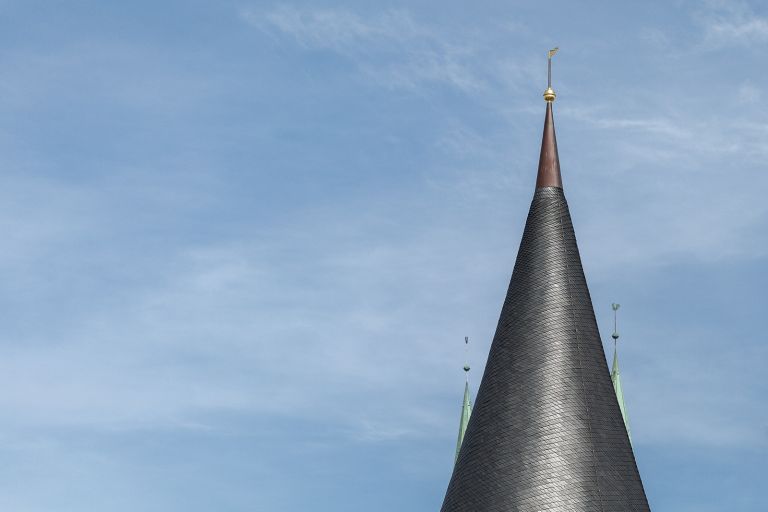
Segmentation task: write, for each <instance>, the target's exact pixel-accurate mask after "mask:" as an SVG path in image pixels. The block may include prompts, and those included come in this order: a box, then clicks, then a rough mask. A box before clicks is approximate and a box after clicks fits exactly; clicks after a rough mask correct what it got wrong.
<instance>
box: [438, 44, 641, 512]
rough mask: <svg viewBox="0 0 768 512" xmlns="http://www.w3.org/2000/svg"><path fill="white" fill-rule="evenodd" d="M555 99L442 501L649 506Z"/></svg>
mask: <svg viewBox="0 0 768 512" xmlns="http://www.w3.org/2000/svg"><path fill="white" fill-rule="evenodd" d="M552 55H553V53H552V52H550V59H551V57H552ZM550 86H551V83H550ZM549 89H551V87H549ZM548 92H549V91H548ZM554 99H555V95H554V91H551V94H546V95H545V100H547V114H546V117H545V124H544V137H543V138H542V146H541V160H540V162H539V176H538V179H537V185H536V190H535V192H534V194H533V200H532V201H531V207H530V210H529V211H528V219H527V220H526V223H525V229H524V231H523V236H522V240H521V242H520V249H519V250H518V253H517V259H516V261H515V266H514V270H513V271H512V278H511V279H510V282H509V288H508V289H507V294H506V297H505V299H504V302H503V304H502V307H501V314H500V315H499V322H498V324H497V327H496V334H495V335H494V337H493V342H492V343H491V349H490V352H489V354H488V360H487V363H486V366H485V371H484V372H483V377H482V381H481V383H480V387H479V389H478V391H477V394H476V395H475V404H474V409H473V410H472V416H471V417H470V419H469V423H468V425H467V427H466V435H465V436H464V440H463V443H462V445H461V451H460V453H459V457H458V459H457V460H456V463H455V465H454V468H453V474H452V476H451V480H450V482H449V484H448V489H447V491H446V493H445V499H444V501H443V506H442V508H441V509H440V510H441V512H467V511H471V512H508V511H510V510H515V511H517V512H539V511H542V510H547V511H549V512H566V511H579V512H629V511H632V512H649V510H650V509H649V507H648V501H647V499H646V497H645V491H644V490H643V484H642V481H641V480H640V474H639V472H638V470H637V466H636V464H635V458H634V454H633V452H632V445H631V444H630V442H629V437H628V436H627V430H626V428H625V426H624V421H623V418H622V414H621V410H620V408H619V406H618V403H617V401H616V392H615V390H614V388H613V385H612V383H611V377H610V371H609V369H608V364H607V362H606V359H605V352H604V351H603V343H602V340H601V338H600V332H599V331H598V328H597V322H596V320H595V312H594V309H593V307H592V299H591V297H590V294H589V288H588V286H587V281H586V278H585V276H584V270H583V268H582V263H581V258H580V256H579V248H578V245H577V243H576V235H575V233H574V229H573V223H572V221H571V216H570V212H569V209H568V203H567V201H566V199H565V195H564V193H563V188H562V183H561V180H560V163H559V161H558V158H557V145H556V142H555V128H554V122H553V119H552V102H553V101H554Z"/></svg>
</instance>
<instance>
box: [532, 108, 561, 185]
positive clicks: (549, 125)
mask: <svg viewBox="0 0 768 512" xmlns="http://www.w3.org/2000/svg"><path fill="white" fill-rule="evenodd" d="M544 187H557V188H563V179H562V178H561V177H560V158H559V157H558V156H557V138H556V137H555V119H554V117H553V116H552V102H551V101H548V102H547V113H546V115H545V117H544V135H542V137H541V155H540V156H539V174H538V177H537V178H536V188H544Z"/></svg>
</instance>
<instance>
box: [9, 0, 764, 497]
mask: <svg viewBox="0 0 768 512" xmlns="http://www.w3.org/2000/svg"><path fill="white" fill-rule="evenodd" d="M0 28H1V29H2V30H0V63H1V65H0V169H1V171H0V232H2V234H3V251H1V252H0V277H1V282H2V286H0V325H2V329H1V330H0V459H1V460H2V461H3V464H2V465H0V509H1V510H8V511H14V512H38V511H50V510H56V511H62V512H66V511H83V510H99V511H116V512H122V511H131V512H133V511H136V510H142V511H169V510H184V511H188V512H193V511H209V510H221V511H285V512H292V511H305V510H315V511H320V512H323V511H333V512H343V511H360V510H365V511H367V512H377V511H391V510H398V511H402V512H409V511H424V510H438V509H439V506H440V503H441V501H442V496H443V493H444V491H445V487H446V485H447V482H448V478H449V474H450V470H451V465H452V461H453V449H454V443H455V435H456V431H457V427H458V419H459V411H460V404H461V393H462V390H463V375H462V373H463V372H462V371H461V366H462V364H463V357H464V356H463V343H462V342H463V337H464V336H465V335H467V336H470V337H471V338H472V340H473V341H472V349H471V359H472V364H473V367H474V370H473V372H472V374H471V384H472V387H473V390H474V389H476V386H477V384H478V383H479V380H480V369H481V368H482V366H483V363H484V357H485V354H486V353H487V350H488V347H489V344H490V339H491V338H492V336H493V331H494V328H495V325H496V321H497V318H498V313H499V309H500V306H501V302H502V299H503V296H504V293H505V291H506V287H507V284H508V280H509V275H510V273H511V270H512V265H513V263H514V259H515V256H516V251H517V246H518V243H519V240H520V236H521V231H522V227H523V223H524V221H525V216H526V214H527V210H528V206H529V202H530V199H531V196H532V193H533V185H534V181H535V170H536V163H537V159H538V144H539V141H540V136H541V127H542V122H543V115H544V102H543V101H542V99H541V93H542V91H543V89H544V88H545V85H546V60H545V56H546V50H547V49H549V48H550V47H552V46H555V45H558V46H560V48H561V52H560V53H559V54H558V55H557V57H556V58H555V60H556V61H555V69H554V82H555V86H556V90H557V92H558V100H557V102H556V104H555V117H556V124H557V131H558V143H559V149H560V160H561V164H562V168H563V173H564V182H565V190H566V195H567V197H568V199H569V202H570V205H571V213H572V216H573V219H574V224H575V227H576V233H577V236H578V238H579V243H580V247H581V251H582V259H583V262H584V267H585V271H586V273H587V279H588V281H589V283H590V286H591V291H592V295H593V300H594V304H595V308H596V313H597V316H598V321H599V323H600V327H601V330H602V334H603V336H604V338H605V339H606V341H608V340H609V335H610V332H611V327H612V326H611V310H610V303H611V302H613V301H616V302H620V303H621V304H622V309H621V312H620V313H621V318H620V322H621V325H620V329H621V331H622V340H621V342H620V343H621V345H622V346H621V354H622V363H623V368H622V374H623V378H624V390H625V397H626V401H627V405H628V408H629V414H630V418H631V421H632V430H633V440H634V443H635V450H636V455H637V459H638V464H639V466H640V470H641V473H642V476H643V479H644V482H645V485H646V490H647V493H648V496H649V499H650V502H651V506H652V508H653V510H654V511H656V512H663V511H670V512H671V511H674V512H687V511H691V512H692V511H696V512H709V511H712V512H715V511H726V510H727V511H734V510H738V511H744V512H748V511H762V510H764V502H763V500H762V498H759V497H760V496H762V495H763V494H764V493H763V492H762V491H763V489H762V487H764V485H765V474H766V470H767V469H768V468H767V467H766V466H767V465H768V464H766V461H767V460H768V407H767V406H768V403H767V402H766V396H768V387H767V386H766V379H765V362H766V360H767V359H768V357H767V356H768V348H767V347H766V335H765V326H764V318H765V305H766V300H765V290H766V288H768V277H767V276H768V274H766V271H765V269H766V264H767V263H768V203H766V201H765V190H766V187H768V173H766V169H765V162H766V160H767V159H768V121H767V120H766V119H767V117H766V114H768V109H767V108H766V106H765V105H766V101H767V100H768V90H766V84H767V83H768V80H766V79H767V78H768V75H767V74H766V68H765V62H766V52H767V50H768V10H766V6H765V4H760V3H757V2H754V3H752V4H750V3H745V2H688V1H676V2H633V3H629V2H621V3H619V2H610V3H609V2H578V3H576V2H556V1H555V2H547V3H546V6H544V5H542V3H541V2H483V3H481V4H479V5H476V6H473V7H471V8H470V7H468V6H467V4H466V2H456V1H443V2H432V1H424V2H370V1H356V2H350V1H335V2H321V1H315V2H308V1H304V2H301V1H296V2H287V3H271V2H247V1H243V2H231V1H216V2H213V1H211V2H201V1H186V2H181V1H162V2H142V1H134V2H58V1H48V2H39V1H24V2H21V1H6V0H4V1H0ZM606 347H607V348H609V345H606Z"/></svg>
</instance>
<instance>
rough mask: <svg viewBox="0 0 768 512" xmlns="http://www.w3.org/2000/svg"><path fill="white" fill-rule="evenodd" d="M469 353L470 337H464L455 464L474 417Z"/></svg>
mask: <svg viewBox="0 0 768 512" xmlns="http://www.w3.org/2000/svg"><path fill="white" fill-rule="evenodd" d="M468 352H469V337H468V336H464V353H465V361H466V362H465V363H464V400H463V401H462V404H461V419H460V420H459V438H458V439H457V440H456V456H455V457H454V463H455V462H456V461H457V460H458V459H459V451H460V450H461V444H462V443H463V442H464V434H465V433H466V431H467V425H468V424H469V417H470V416H471V415H472V399H471V397H470V395H469V358H468V357H466V354H467V353H468Z"/></svg>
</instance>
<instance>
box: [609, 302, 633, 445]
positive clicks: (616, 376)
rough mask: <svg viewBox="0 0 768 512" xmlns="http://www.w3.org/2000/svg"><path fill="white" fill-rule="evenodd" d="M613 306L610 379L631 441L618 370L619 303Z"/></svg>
mask: <svg viewBox="0 0 768 512" xmlns="http://www.w3.org/2000/svg"><path fill="white" fill-rule="evenodd" d="M611 307H612V308H613V334H612V335H611V338H613V367H612V368H611V381H613V389H615V390H616V399H617V400H618V401H619V409H621V417H622V419H623V420H624V426H625V427H627V436H628V437H629V442H630V443H631V442H632V432H631V431H630V429H629V416H627V406H626V405H625V404H624V391H623V390H622V389H621V373H620V372H619V351H618V348H617V345H618V341H619V331H618V330H617V329H616V312H617V311H618V309H619V307H620V304H615V303H614V304H611Z"/></svg>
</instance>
